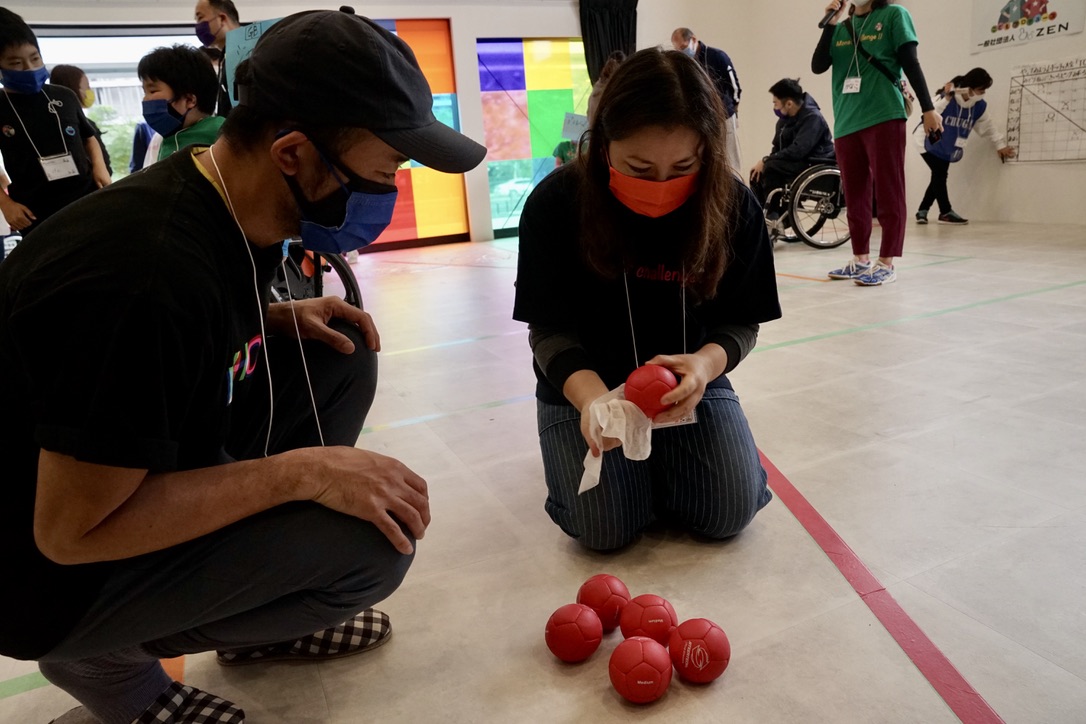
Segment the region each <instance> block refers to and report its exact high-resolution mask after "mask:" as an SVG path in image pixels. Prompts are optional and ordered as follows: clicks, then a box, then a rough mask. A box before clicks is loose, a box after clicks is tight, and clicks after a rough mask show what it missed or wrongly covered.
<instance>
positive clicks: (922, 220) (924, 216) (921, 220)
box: [916, 209, 928, 224]
mask: <svg viewBox="0 0 1086 724" xmlns="http://www.w3.org/2000/svg"><path fill="white" fill-rule="evenodd" d="M916 223H918V224H926V223H928V210H927V209H920V211H917V212H916Z"/></svg>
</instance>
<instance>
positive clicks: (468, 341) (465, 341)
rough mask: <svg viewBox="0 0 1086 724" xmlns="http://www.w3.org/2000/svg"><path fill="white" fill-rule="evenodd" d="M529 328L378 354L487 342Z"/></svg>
mask: <svg viewBox="0 0 1086 724" xmlns="http://www.w3.org/2000/svg"><path fill="white" fill-rule="evenodd" d="M527 332H528V330H527V329H517V330H512V331H509V332H498V333H496V334H484V335H480V336H478V337H463V338H460V339H451V340H448V341H445V342H438V343H436V344H427V345H422V346H420V347H407V348H404V349H396V350H391V351H388V352H385V351H381V352H378V353H377V354H378V355H379V356H380V357H398V356H399V355H402V354H412V353H414V352H427V351H429V350H433V349H444V348H446V347H458V346H460V345H464V344H473V343H475V342H485V341H487V340H490V339H502V338H503V337H514V336H517V335H520V334H527Z"/></svg>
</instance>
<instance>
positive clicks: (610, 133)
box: [577, 48, 739, 299]
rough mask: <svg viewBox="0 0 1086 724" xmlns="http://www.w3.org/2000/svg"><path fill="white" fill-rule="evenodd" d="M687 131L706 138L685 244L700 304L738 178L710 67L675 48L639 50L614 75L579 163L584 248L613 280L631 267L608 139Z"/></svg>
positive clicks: (726, 250) (717, 260)
mask: <svg viewBox="0 0 1086 724" xmlns="http://www.w3.org/2000/svg"><path fill="white" fill-rule="evenodd" d="M653 126H658V127H661V128H668V129H670V128H689V129H690V130H692V131H694V132H695V133H697V134H698V136H699V137H700V139H701V171H700V173H699V176H698V190H697V192H696V193H695V194H694V196H693V197H691V199H690V200H689V201H687V205H691V204H693V205H694V208H695V210H696V211H695V213H694V214H693V215H692V217H693V219H694V220H693V221H692V222H691V224H690V226H689V227H688V228H689V238H687V239H684V240H683V246H682V261H683V267H684V271H685V277H686V279H685V281H684V284H685V285H686V286H687V288H689V289H690V290H691V291H693V292H694V294H695V295H696V296H697V297H698V298H701V299H711V298H712V297H714V296H715V295H716V287H717V284H718V283H719V282H720V278H721V277H722V276H723V275H724V270H725V268H726V267H727V264H728V259H729V257H730V249H731V234H732V233H733V227H734V221H735V214H736V193H735V192H736V184H738V183H739V181H738V180H737V179H736V177H735V175H734V173H733V172H732V169H731V168H729V167H728V160H727V151H726V145H725V133H726V131H725V115H724V106H723V104H722V103H721V100H720V96H719V95H717V92H716V88H714V87H713V84H712V81H710V80H709V76H708V75H707V74H706V73H705V70H704V69H703V68H702V67H701V66H700V65H699V64H698V63H697V61H695V60H694V59H693V58H690V57H687V56H686V55H684V54H683V53H680V52H677V51H674V50H666V51H665V50H662V49H660V48H650V49H646V50H642V51H639V52H637V53H634V54H633V55H632V56H630V57H629V58H627V59H626V61H625V62H623V63H622V64H621V65H620V66H619V67H618V68H617V69H616V70H615V74H614V75H613V76H612V77H611V80H609V81H608V82H607V86H606V88H605V89H604V91H603V96H602V97H601V98H600V106H599V111H598V112H597V113H596V117H595V119H594V120H593V123H592V127H591V128H590V129H589V141H588V153H587V154H585V155H584V156H582V158H581V162H580V164H579V165H578V166H577V169H578V171H579V173H580V174H581V176H582V183H581V201H582V203H581V231H582V235H581V248H582V251H583V253H584V256H585V260H586V261H587V263H588V265H589V267H590V268H592V269H593V270H595V271H596V272H597V273H598V274H600V275H601V276H603V277H605V278H614V277H616V276H617V275H618V274H620V273H621V272H622V271H624V270H625V269H626V268H628V267H629V266H630V265H631V264H632V260H631V259H630V258H628V256H627V250H626V248H625V245H624V243H623V234H622V233H621V230H620V229H619V224H618V221H617V218H616V215H615V214H614V213H613V211H614V210H615V208H616V207H615V203H616V202H615V200H614V197H613V196H612V195H611V191H610V188H609V186H610V169H609V166H610V163H609V161H608V155H607V149H608V146H609V145H610V143H611V141H619V140H622V139H624V138H628V137H630V136H632V135H634V134H635V133H637V132H638V131H641V130H643V129H645V128H649V127H653Z"/></svg>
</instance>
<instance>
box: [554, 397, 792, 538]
mask: <svg viewBox="0 0 1086 724" xmlns="http://www.w3.org/2000/svg"><path fill="white" fill-rule="evenodd" d="M536 406H537V416H538V421H539V444H540V449H541V451H542V453H543V470H544V475H545V476H546V480H547V491H548V494H547V501H546V504H545V508H546V511H547V514H548V515H550V517H551V520H553V521H554V522H555V523H557V524H558V526H559V527H560V528H561V529H562V530H563V531H565V532H566V534H567V535H569V536H570V537H572V538H576V539H577V540H578V541H579V542H580V543H582V544H583V545H584V546H586V547H588V548H591V549H593V550H600V551H603V550H613V549H616V548H621V547H622V546H624V545H626V544H628V543H630V542H631V541H632V540H633V539H634V538H635V537H636V536H637V535H638V534H639V533H641V531H643V530H644V529H645V528H646V527H647V526H649V525H650V524H652V523H654V522H656V521H661V522H663V523H666V524H669V525H674V526H676V527H679V528H682V529H684V530H687V531H689V532H691V533H696V534H699V535H703V536H706V537H709V538H714V539H723V538H728V537H730V536H733V535H735V534H736V533H738V532H739V531H741V530H743V528H745V527H746V526H747V525H748V524H749V523H750V522H751V520H753V519H754V516H755V514H756V513H757V512H758V511H759V510H761V509H762V508H763V507H765V505H766V504H767V503H769V501H770V500H771V499H772V498H773V494H772V493H770V492H769V488H768V487H766V472H765V469H764V468H763V467H762V464H761V462H760V461H759V460H758V450H757V448H756V447H755V445H754V437H753V436H752V435H751V432H750V426H749V425H748V424H747V419H746V417H745V416H744V415H743V410H742V408H740V406H739V398H738V397H737V396H736V394H735V392H733V391H732V390H728V389H712V388H711V389H708V390H706V391H705V396H704V397H703V398H702V400H701V402H700V403H698V407H697V414H698V422H697V423H696V424H694V425H683V426H680V427H670V428H663V429H659V430H653V431H652V454H651V455H650V456H649V458H648V459H647V460H642V461H634V460H628V459H627V458H626V456H625V455H624V454H623V452H622V449H621V448H618V449H616V450H611V451H610V452H606V453H604V454H603V455H604V459H603V471H602V473H601V474H600V484H599V485H598V486H596V487H595V488H593V489H592V490H589V491H587V492H586V493H584V494H583V495H578V494H577V488H578V487H579V486H580V482H581V475H582V474H583V472H584V457H585V455H586V454H587V453H588V444H587V443H586V442H585V441H584V437H582V435H581V427H580V425H581V415H580V412H579V411H578V410H577V409H576V408H574V407H572V406H569V405H551V404H548V403H545V402H540V401H537V403H536Z"/></svg>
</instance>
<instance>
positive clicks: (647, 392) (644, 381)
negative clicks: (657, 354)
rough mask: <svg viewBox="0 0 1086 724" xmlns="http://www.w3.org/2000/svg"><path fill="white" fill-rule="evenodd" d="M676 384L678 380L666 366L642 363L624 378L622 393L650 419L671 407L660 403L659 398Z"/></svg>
mask: <svg viewBox="0 0 1086 724" xmlns="http://www.w3.org/2000/svg"><path fill="white" fill-rule="evenodd" d="M677 384H679V381H678V380H677V379H675V375H674V374H672V373H671V370H669V369H668V368H667V367H661V366H660V365H642V366H640V367H638V368H637V369H636V370H634V371H633V372H631V373H630V376H629V377H627V378H626V388H625V390H624V391H623V394H624V395H625V397H626V399H627V400H629V401H630V402H632V403H634V404H635V405H637V406H638V407H640V408H641V411H642V412H644V413H645V415H646V416H647V417H648V418H649V419H650V420H651V419H652V418H654V417H656V416H657V415H658V414H660V413H661V412H663V411H664V410H666V409H667V408H669V407H671V405H665V404H663V403H661V402H660V398H661V397H663V396H664V395H666V394H667V393H668V392H671V391H672V390H673V389H675V386H676V385H677Z"/></svg>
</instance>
